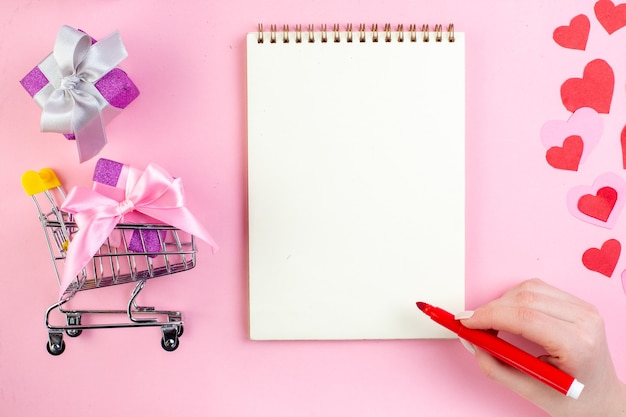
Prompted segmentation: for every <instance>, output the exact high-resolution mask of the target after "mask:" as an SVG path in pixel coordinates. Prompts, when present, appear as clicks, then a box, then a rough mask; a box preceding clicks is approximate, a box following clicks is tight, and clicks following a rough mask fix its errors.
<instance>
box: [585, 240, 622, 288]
mask: <svg viewBox="0 0 626 417" xmlns="http://www.w3.org/2000/svg"><path fill="white" fill-rule="evenodd" d="M621 251H622V245H621V244H620V243H619V242H618V241H617V240H615V239H609V240H607V241H606V242H604V243H603V244H602V247H601V248H600V249H597V248H590V249H587V250H586V251H585V253H583V265H585V267H586V268H587V269H589V270H590V271H595V272H599V273H601V274H602V275H604V276H606V277H609V278H611V275H613V271H614V270H615V266H616V265H617V261H618V260H619V256H620V253H621Z"/></svg>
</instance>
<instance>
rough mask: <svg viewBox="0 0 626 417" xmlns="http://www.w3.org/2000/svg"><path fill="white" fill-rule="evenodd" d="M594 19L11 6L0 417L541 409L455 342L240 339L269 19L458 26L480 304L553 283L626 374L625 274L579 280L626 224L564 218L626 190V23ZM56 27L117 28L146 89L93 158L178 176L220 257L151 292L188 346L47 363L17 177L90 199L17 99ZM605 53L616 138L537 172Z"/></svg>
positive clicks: (4, 21) (94, 339)
mask: <svg viewBox="0 0 626 417" xmlns="http://www.w3.org/2000/svg"><path fill="white" fill-rule="evenodd" d="M602 3H603V5H604V6H606V5H605V3H606V2H605V1H604V2H602ZM594 4H595V1H593V0H587V1H581V0H577V1H557V2H546V1H539V0H532V1H525V2H519V1H487V0H476V1H472V2H467V1H462V0H442V1H419V0H418V1H409V0H390V1H385V2H380V1H371V0H366V1H361V0H348V1H342V2H337V1H331V0H319V1H313V0H308V1H301V2H293V1H286V0H283V1H278V0H268V1H265V2H253V1H248V2H243V1H241V0H233V1H229V2H217V1H191V0H189V1H169V2H167V1H158V2H156V1H153V0H135V1H132V2H129V1H121V0H107V1H97V2H96V1H90V2H84V1H77V0H76V1H74V0H63V1H61V0H47V1H16V0H4V1H3V2H2V3H1V5H0V75H1V78H0V140H1V141H2V144H3V147H4V148H3V151H2V152H0V167H1V168H0V169H1V170H2V176H1V177H0V189H1V190H2V191H3V195H2V197H1V199H2V200H1V201H2V204H1V205H0V215H1V218H2V219H3V233H2V235H3V239H2V246H1V248H2V251H1V253H2V255H3V256H4V257H5V261H4V264H5V266H4V268H3V272H2V275H1V276H0V309H1V311H2V313H3V324H2V326H0V415H2V416H12V417H19V416H41V415H46V414H49V413H53V414H63V415H65V416H68V417H69V416H84V415H115V416H131V415H145V416H172V415H190V416H249V415H257V416H274V417H280V416H294V415H298V416H303V417H306V416H319V415H322V416H354V415H359V416H361V417H365V416H381V415H385V416H413V415H417V414H425V415H448V416H455V415H464V416H473V415H475V416H483V415H507V416H529V415H542V413H541V412H540V411H538V410H537V409H536V408H534V407H533V406H531V405H527V404H526V403H525V402H524V401H523V400H522V399H520V398H518V397H517V396H515V395H514V394H512V393H509V392H507V391H506V390H504V389H502V388H500V387H499V386H496V385H495V384H494V383H492V382H491V381H489V380H488V379H486V378H484V377H483V376H482V375H481V373H480V371H479V370H478V368H477V366H476V365H475V363H474V362H473V360H472V358H471V356H470V355H469V353H467V352H466V351H465V349H463V348H462V347H461V345H460V344H459V343H458V342H456V341H454V340H447V341H387V342H376V341H369V342H251V341H249V340H248V336H247V334H248V332H247V313H248V309H247V277H246V270H247V261H246V179H245V178H246V154H245V149H246V113H245V100H246V96H245V91H246V89H245V39H244V35H245V33H246V32H248V31H254V30H255V29H256V25H257V23H259V22H261V23H265V24H266V25H269V24H272V23H276V24H278V25H282V24H283V23H288V24H290V25H295V24H297V23H300V24H303V25H307V24H309V23H315V24H321V23H326V24H333V23H337V22H339V23H348V22H352V23H354V24H358V23H361V22H363V23H379V24H383V23H385V22H391V23H393V24H396V23H403V24H405V25H408V24H409V23H416V24H418V25H421V24H422V23H428V24H430V25H434V24H435V23H443V24H446V23H448V22H454V23H455V26H456V29H457V30H459V31H464V32H466V33H467V149H468V152H467V168H468V174H467V190H468V204H467V207H468V208H467V218H468V222H467V255H468V262H467V304H468V307H469V308H473V307H476V306H477V305H479V304H480V303H483V302H485V301H487V300H489V299H491V298H493V297H495V296H497V295H498V294H500V293H501V292H502V291H503V290H504V289H505V288H507V287H509V286H511V285H513V284H514V283H517V282H519V281H520V280H522V279H525V278H529V277H534V276H539V277H542V278H544V279H545V280H547V281H549V282H551V283H553V284H555V285H558V286H560V287H562V288H564V289H566V290H568V291H571V292H573V293H575V294H577V295H579V296H581V297H584V298H585V299H587V300H589V301H590V302H592V303H595V304H596V305H598V307H599V308H600V310H601V312H602V313H603V314H604V315H605V317H606V322H607V333H608V337H609V339H610V345H611V348H612V351H613V352H614V359H615V362H616V365H617V367H618V372H619V374H620V375H621V376H622V377H626V355H624V354H623V352H622V351H623V349H622V348H621V347H622V346H623V344H624V342H626V335H625V334H624V331H623V326H624V323H623V322H622V320H623V319H622V315H623V314H624V312H625V311H626V295H624V291H623V290H622V286H621V282H620V278H619V277H620V276H621V274H622V271H624V269H626V260H624V259H621V258H620V259H619V260H618V262H617V265H616V268H615V272H614V274H613V275H612V277H611V278H607V277H605V276H604V275H602V274H600V273H598V272H593V271H591V270H588V269H587V268H585V266H584V265H583V264H582V255H583V253H584V252H585V251H586V250H588V249H590V248H599V247H600V246H601V245H602V243H603V242H605V241H607V240H609V239H618V240H620V239H622V238H623V235H624V233H623V230H624V227H625V226H626V219H625V218H624V214H623V213H622V214H621V216H620V217H619V218H618V219H617V220H616V222H615V225H614V227H613V229H608V228H605V227H598V226H597V225H594V224H590V223H588V222H584V221H581V220H579V219H578V218H576V217H575V216H573V215H572V214H570V212H569V211H568V207H567V203H566V195H567V193H568V191H569V190H570V189H572V188H574V187H576V186H579V185H586V186H588V185H590V184H593V182H594V180H595V179H596V178H597V177H598V176H599V175H600V174H602V173H604V172H607V171H612V172H615V173H616V174H617V175H619V176H622V177H623V176H624V172H623V166H622V155H621V148H620V132H621V131H622V128H623V127H624V124H625V123H626V97H625V93H626V89H625V85H626V64H624V60H623V45H624V44H626V29H615V27H616V24H617V23H619V22H617V23H616V22H615V19H609V18H607V17H606V16H605V14H602V16H603V19H604V22H605V24H606V25H608V27H609V28H610V29H611V30H613V33H612V35H609V34H608V32H607V30H605V29H604V28H603V27H602V26H601V25H600V24H599V23H598V19H597V18H596V16H595V14H594ZM602 13H604V12H602ZM579 14H585V15H587V16H588V17H589V20H590V31H589V38H588V41H587V43H586V49H585V50H584V51H582V50H580V49H572V48H565V47H563V46H560V45H559V44H557V43H556V42H555V41H554V39H553V32H554V30H555V29H556V28H557V27H560V26H567V25H569V23H570V21H571V20H572V18H574V17H575V16H577V15H579ZM609 17H610V16H609ZM62 24H68V25H71V26H74V27H77V28H81V29H83V30H85V31H87V32H89V33H90V34H92V35H93V36H94V37H97V38H101V37H104V36H106V35H108V34H109V33H110V32H111V31H113V30H115V29H119V30H120V32H121V34H122V38H123V40H124V42H125V44H126V47H127V49H128V51H129V57H128V58H127V59H126V60H125V61H124V62H123V63H122V65H120V67H121V68H122V69H124V70H125V71H126V72H127V73H128V74H129V76H130V77H131V78H132V79H133V81H134V82H135V83H136V85H137V87H138V88H139V90H140V91H141V95H140V96H139V97H138V98H137V100H135V101H134V102H133V103H131V105H130V106H128V108H127V109H126V110H124V112H123V113H122V114H121V115H119V116H118V117H117V118H116V119H115V120H114V121H112V122H111V123H110V124H109V125H108V127H107V133H108V137H109V144H108V145H107V146H106V147H105V148H104V150H103V152H102V153H101V155H100V156H102V157H106V158H110V159H113V160H116V161H121V162H124V163H128V164H131V165H136V166H139V167H145V166H146V165H147V164H148V163H149V162H156V163H159V164H161V165H163V166H164V167H166V168H167V169H168V171H170V172H171V173H172V174H173V175H175V176H177V177H182V178H184V181H185V189H186V191H187V195H188V202H189V207H190V209H192V211H193V212H194V213H196V214H197V216H198V217H199V218H200V220H201V221H202V222H203V223H204V224H205V226H206V227H207V228H208V229H209V231H210V232H211V233H212V235H213V237H214V238H215V240H216V241H217V242H218V244H219V245H220V251H219V252H218V253H217V254H216V255H211V251H210V248H209V246H208V245H207V244H205V243H203V242H201V243H200V245H199V246H200V253H199V260H198V267H197V268H196V269H195V270H193V271H190V272H186V273H184V274H179V275H178V276H172V277H167V278H160V279H156V280H153V281H151V282H149V283H148V285H147V288H146V290H145V291H144V293H142V295H141V296H140V297H141V300H139V301H140V302H142V303H144V304H148V303H149V304H154V305H156V306H159V307H163V308H175V309H180V310H182V311H183V312H184V314H185V334H184V336H183V337H182V338H181V346H180V348H179V349H178V350H177V351H176V352H173V353H168V352H165V351H164V350H162V349H161V347H160V346H159V337H160V335H159V332H158V330H156V329H122V330H100V331H91V332H88V331H86V332H84V333H83V335H81V336H80V337H79V338H78V339H70V340H67V349H66V352H65V353H64V354H63V355H61V356H60V357H52V356H50V355H49V354H48V353H47V352H46V350H45V346H44V345H45V343H46V329H45V327H44V325H43V315H44V311H45V308H47V306H48V305H49V304H51V303H52V302H53V301H54V300H55V298H56V294H57V290H58V286H57V283H56V280H55V278H54V276H53V272H52V265H51V263H50V261H49V259H48V256H47V253H46V248H45V244H44V240H43V236H42V233H41V230H40V225H39V222H38V221H37V218H36V215H35V209H34V207H33V206H32V203H31V202H30V201H29V198H27V197H26V195H25V194H24V193H23V191H22V189H21V187H20V185H19V178H20V176H21V174H22V172H24V171H26V170H28V169H36V170H38V169H40V168H42V167H44V166H48V167H51V168H54V169H55V170H56V171H57V172H58V174H59V176H60V177H61V180H62V181H63V182H64V183H65V184H66V186H67V187H71V186H73V185H84V186H89V185H90V181H91V175H92V172H93V168H94V164H95V159H94V160H91V161H88V162H86V163H85V164H82V165H78V164H77V157H76V149H75V144H74V143H73V142H71V141H66V140H65V139H63V137H62V136H60V135H58V134H52V133H50V134H42V133H40V132H39V117H40V113H41V110H40V109H39V107H38V106H37V105H36V104H35V103H34V102H33V101H32V99H31V98H30V96H29V95H28V94H27V93H25V92H24V90H23V89H22V87H21V86H20V84H19V80H20V79H21V78H22V77H23V76H24V74H26V73H27V72H28V71H29V70H30V69H31V68H32V67H33V66H34V65H35V64H36V63H37V62H38V60H39V59H41V57H43V56H45V55H46V54H47V53H49V51H50V49H51V46H52V43H53V41H54V38H55V36H56V32H57V30H58V29H59V27H60V26H61V25H62ZM579 35H580V34H577V36H578V37H580V36H579ZM559 36H563V35H559ZM557 38H559V37H557ZM559 40H560V41H561V42H562V41H563V40H562V39H561V38H559ZM581 44H582V43H581V42H580V39H578V41H577V43H575V45H578V46H580V45H581ZM595 59H603V60H605V61H606V62H607V63H608V64H609V65H610V66H611V68H612V70H613V73H614V77H615V89H614V91H613V97H612V98H613V101H612V104H611V107H610V112H609V113H608V114H602V115H601V116H602V118H603V121H604V133H603V136H602V138H601V140H600V141H599V142H598V143H597V145H595V146H594V148H593V149H592V152H590V153H589V154H588V155H585V159H584V160H583V161H581V163H580V166H579V168H578V170H577V171H572V170H561V169H555V168H554V167H552V166H550V165H549V164H548V163H547V162H546V150H547V149H546V148H545V147H544V145H543V144H542V142H541V138H540V129H541V127H542V125H543V124H544V123H546V122H548V121H550V120H562V121H566V120H568V119H569V117H570V116H571V113H570V112H569V111H568V110H566V108H565V107H564V103H563V102H562V100H561V95H560V89H561V86H562V85H563V84H564V83H565V82H566V81H567V80H569V79H573V78H581V77H583V71H584V68H585V66H586V65H587V64H588V63H589V62H591V61H593V60H595ZM428 65H436V63H428ZM363 70H364V71H367V68H364V69H363ZM364 88H367V87H366V86H364ZM442 111H445V109H442ZM623 243H624V242H622V244H623ZM418 278H419V277H416V279H418ZM129 291H130V288H126V287H124V286H119V287H112V288H107V289H103V290H96V291H92V292H91V293H89V294H85V296H86V300H85V303H86V304H89V303H103V304H105V305H109V304H114V305H116V306H117V303H119V300H121V299H123V298H125V297H126V296H127V293H128V292H129ZM415 297H416V300H417V299H418V298H419V294H416V295H415ZM90 306H91V304H90ZM416 314H418V311H417V309H416ZM583 382H584V381H583Z"/></svg>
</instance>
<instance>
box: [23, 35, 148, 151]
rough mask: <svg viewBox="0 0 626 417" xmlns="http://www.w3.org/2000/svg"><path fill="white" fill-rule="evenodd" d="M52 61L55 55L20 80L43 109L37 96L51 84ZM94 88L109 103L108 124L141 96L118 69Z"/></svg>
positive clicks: (106, 109) (105, 114)
mask: <svg viewBox="0 0 626 417" xmlns="http://www.w3.org/2000/svg"><path fill="white" fill-rule="evenodd" d="M81 32H82V31H81ZM83 33H84V32H83ZM96 42H97V41H96V40H95V39H93V38H91V44H92V45H93V44H95V43H96ZM51 60H54V56H53V54H50V55H48V56H47V57H46V58H44V59H43V60H42V61H41V62H40V63H39V64H38V65H37V66H35V68H33V69H32V70H31V71H30V72H29V73H28V74H26V76H24V78H22V79H21V80H20V84H22V86H23V87H24V89H25V90H26V91H27V92H28V93H29V94H30V96H31V97H32V98H33V99H35V101H36V102H37V104H39V106H40V107H42V108H43V105H42V99H38V97H37V95H38V93H40V92H41V91H42V90H43V89H44V87H46V86H47V85H48V84H49V83H50V81H49V80H48V78H47V77H46V75H45V69H44V68H46V67H47V66H48V65H46V62H47V61H48V62H51ZM94 87H95V88H96V90H98V92H99V93H100V94H101V95H102V97H103V98H104V100H105V101H106V102H107V103H108V105H107V106H105V107H104V108H102V109H101V111H102V117H103V118H104V121H105V122H106V123H108V122H109V121H110V120H111V119H113V118H114V117H115V116H116V115H117V114H118V113H119V112H121V110H122V109H125V108H126V107H127V106H128V105H129V104H130V103H131V102H132V101H133V100H135V99H136V98H137V97H138V96H139V89H138V88H137V86H136V85H135V84H134V83H133V82H132V80H131V79H130V78H129V77H128V75H127V74H126V73H125V72H124V71H122V70H121V69H120V68H117V67H116V68H113V69H111V70H110V71H109V72H107V73H106V74H104V75H103V76H102V77H101V78H100V79H99V80H98V81H96V82H95V83H94ZM64 136H65V137H66V138H67V139H70V140H74V139H75V137H74V133H66V134H64Z"/></svg>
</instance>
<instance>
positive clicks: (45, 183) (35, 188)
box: [22, 168, 61, 196]
mask: <svg viewBox="0 0 626 417" xmlns="http://www.w3.org/2000/svg"><path fill="white" fill-rule="evenodd" d="M60 186H61V181H59V178H58V177H57V174H56V173H55V172H54V171H53V170H52V169H51V168H43V169H41V170H40V171H39V172H35V171H26V172H25V173H24V174H23V175H22V187H23V188H24V191H26V194H28V195H29V196H33V195H35V194H39V193H43V192H44V191H48V190H50V189H52V188H56V187H60Z"/></svg>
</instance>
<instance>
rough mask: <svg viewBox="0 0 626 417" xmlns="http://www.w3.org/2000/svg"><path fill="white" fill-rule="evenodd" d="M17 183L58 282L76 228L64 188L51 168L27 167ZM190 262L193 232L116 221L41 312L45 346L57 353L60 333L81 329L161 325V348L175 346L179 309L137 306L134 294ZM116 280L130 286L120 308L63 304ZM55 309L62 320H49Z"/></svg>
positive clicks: (62, 348) (180, 327) (72, 334)
mask: <svg viewBox="0 0 626 417" xmlns="http://www.w3.org/2000/svg"><path fill="white" fill-rule="evenodd" d="M22 186H23V188H24V190H25V191H26V193H27V194H28V195H29V196H31V197H32V199H33V201H34V203H35V206H36V207H37V211H38V213H39V221H40V222H41V226H42V228H43V232H44V236H45V240H46V243H47V246H48V250H49V254H50V257H51V259H52V265H53V267H54V273H55V274H56V278H57V281H58V282H59V284H60V283H61V280H60V271H61V270H62V268H63V264H64V261H65V257H66V254H67V250H68V248H69V246H70V245H71V242H72V235H73V234H75V233H76V232H77V231H78V227H77V225H76V223H75V222H73V221H72V220H73V219H72V216H71V215H70V214H68V213H65V212H63V211H62V210H61V209H60V208H59V207H60V204H61V203H62V201H63V200H64V199H65V192H64V191H63V188H62V186H61V183H60V181H59V180H58V177H57V175H56V173H55V172H54V171H53V170H52V169H50V168H44V169H42V170H40V171H39V172H35V171H27V172H26V173H24V175H23V176H22ZM155 242H156V249H155ZM195 265H196V244H195V238H194V236H193V235H191V234H189V233H186V232H183V231H181V230H179V229H177V228H175V227H172V226H168V225H164V224H130V223H120V224H118V225H117V226H116V227H115V230H114V231H113V232H112V233H111V235H110V236H109V237H108V238H107V239H106V241H105V242H104V243H103V244H102V246H101V247H100V249H99V250H98V252H97V253H96V254H95V255H94V256H93V257H92V258H91V260H90V262H89V263H88V265H87V266H86V267H85V268H84V269H83V270H82V271H81V272H80V273H79V274H78V275H77V276H76V278H75V279H74V280H73V282H72V284H71V285H70V286H69V287H68V288H67V289H66V290H65V292H64V293H63V295H62V296H61V297H60V299H59V300H58V301H57V302H55V303H54V304H52V305H51V306H50V307H48V309H47V310H46V313H45V325H46V327H47V328H48V341H47V343H46V349H47V350H48V352H49V353H50V354H52V355H55V356H56V355H60V354H61V353H63V352H64V351H65V341H64V339H63V337H64V334H65V335H67V336H70V337H77V336H79V335H80V334H81V333H82V332H83V330H91V329H105V328H123V327H160V329H161V346H162V348H163V349H165V350H166V351H173V350H175V349H176V348H178V346H179V338H180V337H181V336H182V334H183V318H182V313H181V312H180V311H166V310H157V309H155V308H154V307H141V306H138V305H137V304H136V298H137V296H138V295H139V293H140V292H141V291H142V290H143V289H144V287H145V285H146V281H147V280H149V279H152V278H157V277H162V276H166V275H172V274H175V273H178V272H183V271H188V270H190V269H192V268H194V267H195ZM121 284H134V287H133V289H132V291H131V292H130V295H129V298H128V301H127V302H126V306H125V308H124V309H121V308H120V309H118V310H106V309H69V308H66V307H67V304H68V302H69V301H70V300H72V299H73V298H74V297H75V296H76V295H77V294H78V293H79V292H81V291H86V290H91V289H97V288H104V287H109V286H112V285H121ZM64 307H65V308H64ZM57 310H58V312H60V313H61V315H62V316H64V317H65V322H64V323H62V324H59V323H57V324H53V323H52V321H53V320H51V314H52V313H53V312H54V311H57ZM54 314H55V316H58V314H57V313H54ZM62 316H61V317H62ZM56 318H57V321H61V320H60V319H59V318H58V317H56ZM88 318H93V319H94V320H88ZM96 318H98V319H97V320H95V319H96Z"/></svg>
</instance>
